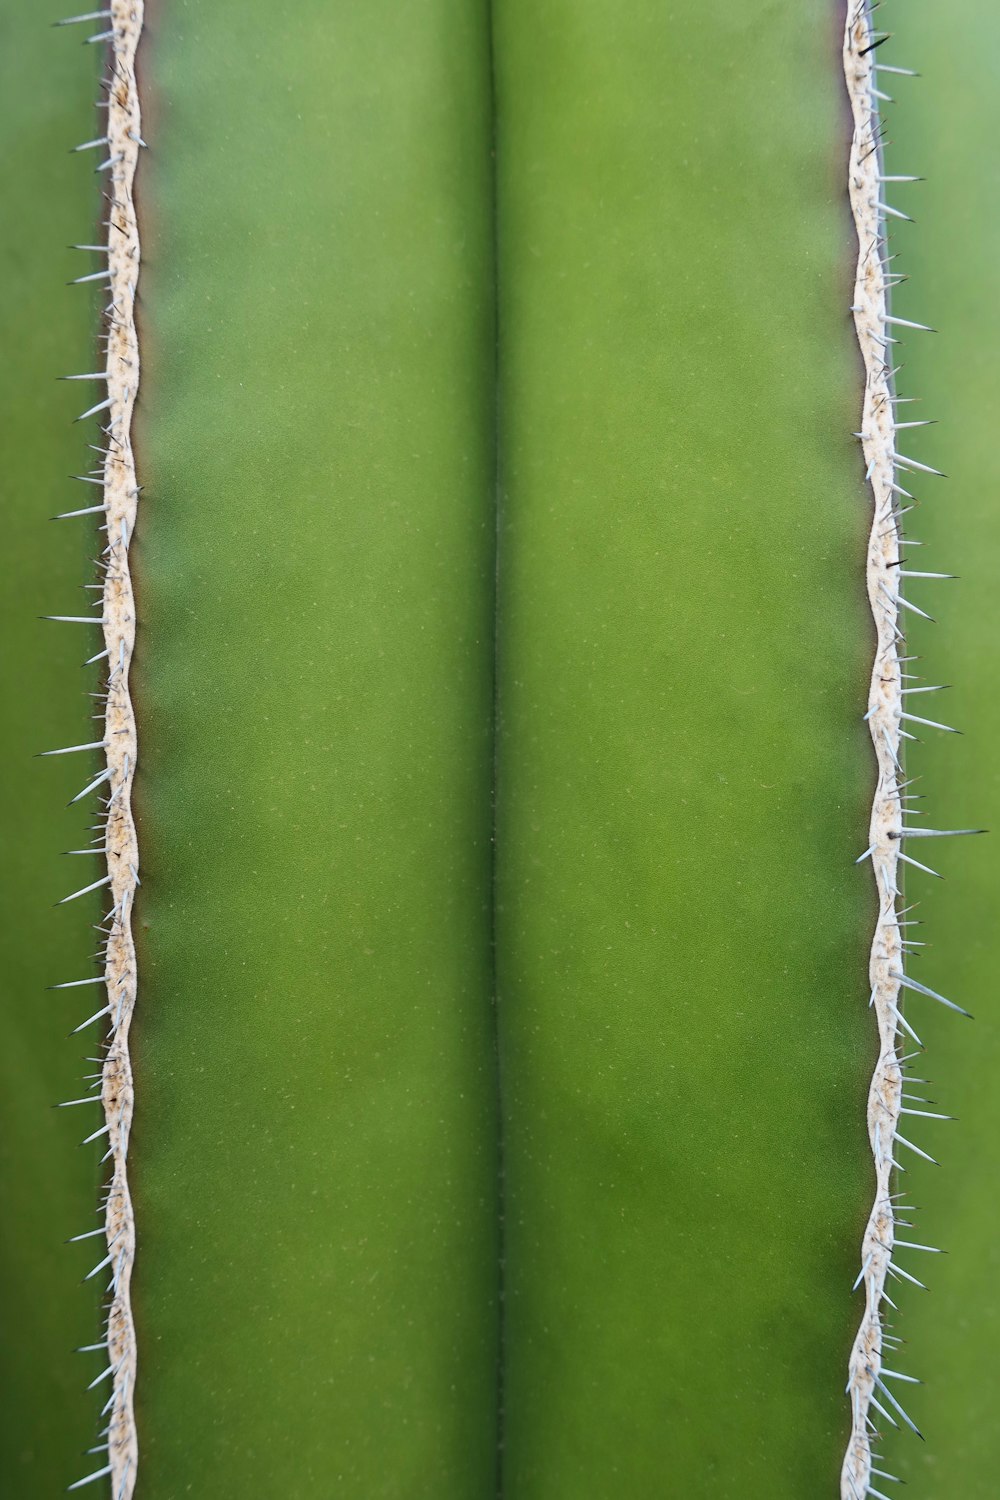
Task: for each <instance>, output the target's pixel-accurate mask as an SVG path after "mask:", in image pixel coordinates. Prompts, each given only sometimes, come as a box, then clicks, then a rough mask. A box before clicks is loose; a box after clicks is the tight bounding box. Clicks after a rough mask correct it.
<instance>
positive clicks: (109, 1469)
mask: <svg viewBox="0 0 1000 1500" xmlns="http://www.w3.org/2000/svg"><path fill="white" fill-rule="evenodd" d="M142 19H143V5H142V0H112V3H111V5H110V7H109V8H108V9H106V10H101V11H92V12H88V13H87V14H85V15H79V16H72V17H69V18H67V19H66V20H65V21H62V22H58V23H57V25H64V26H65V25H72V24H74V23H76V22H92V21H96V22H102V23H103V22H107V23H108V25H107V26H105V27H103V29H101V30H100V31H98V32H96V33H94V34H93V35H91V36H88V37H87V38H86V41H87V42H88V43H90V42H97V43H101V42H108V43H109V44H110V46H109V53H110V76H109V77H108V78H107V79H105V80H104V88H105V91H106V94H107V132H106V134H105V135H103V136H100V137H98V138H97V139H96V140H92V141H85V142H83V143H82V144H81V145H79V146H77V147H75V148H74V149H75V150H77V151H87V150H97V151H98V152H99V153H100V154H101V160H100V162H99V163H98V166H97V168H96V170H97V171H98V172H103V173H107V174H108V184H109V185H108V188H107V190H106V192H105V195H104V200H105V203H106V205H107V219H106V221H105V222H106V225H107V230H108V239H107V244H106V245H102V246H99V247H98V246H81V247H80V248H84V249H93V250H96V251H98V253H100V254H104V255H107V259H108V264H107V268H106V269H102V270H100V271H97V272H94V273H92V274H91V275H86V276H80V277H77V278H76V280H77V283H79V284H88V283H92V282H98V281H99V282H101V283H107V289H108V301H107V304H106V306H105V308H104V323H105V331H104V340H105V343H106V346H107V363H106V367H105V369H104V370H102V371H99V372H92V373H88V374H85V375H70V376H67V377H65V378H66V379H70V380H92V381H95V382H100V383H101V384H103V385H104V386H105V389H106V391H107V394H106V396H105V397H104V398H103V399H101V400H100V401H98V402H97V403H96V404H94V405H92V406H90V407H89V408H88V409H87V410H86V411H85V412H83V413H81V416H80V418H78V420H83V419H84V418H88V417H92V416H98V415H100V418H101V422H102V432H103V434H104V436H105V438H106V444H105V446H103V447H101V448H100V449H99V450H98V451H99V453H100V456H101V460H102V462H101V467H100V470H99V472H98V474H97V476H96V477H94V476H91V475H79V476H77V477H78V478H80V479H81V480H82V481H83V482H84V483H87V484H98V485H100V487H101V489H102V501H101V504H100V505H98V506H88V507H85V508H84V509H82V510H79V511H70V512H65V513H64V515H63V516H62V517H60V518H59V519H66V518H68V517H70V516H76V515H91V514H95V513H97V512H102V513H103V515H104V524H103V526H102V528H101V530H102V532H103V533H106V537H107V544H106V546H105V548H104V551H103V554H102V558H101V566H102V570H103V585H102V607H101V614H100V615H99V616H95V615H90V616H84V615H81V616H59V617H53V618H61V619H63V620H72V621H73V622H74V623H75V622H80V623H86V624H99V625H100V626H101V628H102V631H103V634H104V650H103V651H100V652H98V653H97V654H96V655H95V656H93V657H91V658H90V660H91V661H92V662H96V661H100V660H103V659H106V660H107V662H108V678H107V686H106V693H105V694H104V695H102V696H103V697H104V699H105V711H104V737H103V739H102V740H100V741H99V742H97V743H96V744H94V745H74V746H69V747H67V748H66V749H65V750H57V751H47V752H44V753H46V754H66V753H69V751H71V750H90V749H96V748H101V749H103V750H104V752H105V755H106V761H107V763H106V765H105V767H104V769H103V770H101V771H100V773H99V774H98V775H97V776H95V777H94V778H93V780H92V781H90V782H89V783H88V785H87V786H85V787H84V788H83V790H82V791H81V792H80V793H78V795H77V796H76V797H74V799H73V801H74V802H76V801H79V800H81V798H83V797H86V796H88V795H89V794H90V793H91V792H99V793H100V794H101V796H102V800H103V810H104V812H103V818H102V821H101V824H100V825H99V832H98V840H96V841H95V842H99V841H102V842H103V845H104V850H105V853H106V856H107V866H108V868H107V874H106V875H104V876H102V877H101V878H100V879H99V880H96V881H94V882H92V883H91V884H90V885H86V886H84V887H82V889H81V890H79V891H74V892H73V893H72V894H71V895H69V896H66V897H64V901H72V900H74V899H75V898H76V897H77V896H81V895H84V894H85V893H86V892H88V891H92V890H96V889H99V888H102V887H104V886H108V887H109V888H110V910H109V912H108V914H107V920H106V924H105V925H104V927H103V928H102V932H103V933H104V935H105V938H106V943H105V948H104V964H105V969H104V975H103V978H102V977H101V976H97V977H96V978H94V979H81V980H71V981H69V982H68V983H66V984H64V985H59V986H54V987H55V988H60V989H71V988H77V987H79V986H83V985H89V984H98V983H103V984H104V986H105V988H106V996H105V999H104V1003H103V1005H102V1006H101V1008H100V1009H99V1010H97V1011H95V1013H94V1014H93V1015H92V1016H89V1017H88V1018H87V1020H86V1021H84V1022H82V1023H81V1025H80V1026H78V1027H77V1028H76V1030H77V1031H83V1030H84V1029H85V1028H86V1027H88V1026H91V1025H93V1024H94V1023H95V1022H99V1021H102V1020H103V1019H104V1018H105V1017H107V1018H108V1022H109V1031H108V1035H107V1037H106V1039H105V1041H104V1043H103V1046H104V1049H105V1050H104V1054H103V1057H102V1058H101V1059H100V1062H101V1072H100V1075H99V1078H98V1080H97V1081H98V1082H99V1083H100V1098H101V1101H102V1103H103V1106H104V1115H105V1123H104V1125H103V1126H102V1127H101V1128H100V1129H99V1130H97V1131H95V1132H94V1134H93V1135H92V1136H89V1137H88V1140H95V1139H98V1138H100V1137H101V1136H103V1135H107V1137H108V1143H109V1144H108V1151H107V1153H106V1156H105V1158H104V1159H105V1161H110V1162H111V1177H110V1182H109V1184H108V1187H107V1191H106V1195H105V1198H104V1203H103V1208H104V1216H105V1218H104V1227H103V1230H98V1231H91V1232H90V1233H95V1234H102V1233H103V1235H104V1237H105V1240H106V1247H107V1248H106V1251H105V1253H104V1255H103V1256H102V1258H101V1259H100V1260H99V1261H98V1263H97V1265H95V1266H94V1267H93V1269H92V1270H91V1271H90V1272H89V1273H88V1275H87V1278H86V1279H87V1280H89V1279H90V1278H91V1277H94V1276H97V1275H99V1274H100V1272H101V1271H103V1270H105V1269H108V1268H110V1273H111V1280H110V1284H109V1287H108V1293H109V1296H110V1305H109V1308H108V1315H107V1330H106V1337H105V1341H104V1343H105V1344H106V1348H107V1354H108V1366H107V1369H106V1370H104V1371H102V1373H101V1374H100V1375H99V1376H98V1377H97V1380H95V1381H94V1382H93V1384H95V1385H96V1384H97V1383H98V1382H99V1381H101V1380H104V1379H106V1378H107V1377H109V1376H110V1377H111V1384H112V1389H111V1394H110V1396H109V1398H108V1401H107V1403H106V1405H105V1407H104V1411H103V1415H105V1416H107V1417H108V1426H107V1428H106V1431H105V1433H104V1434H102V1437H104V1436H106V1439H107V1442H106V1451H107V1459H108V1461H107V1463H106V1464H105V1465H103V1466H102V1467H100V1468H98V1469H96V1470H94V1471H93V1472H92V1473H90V1474H87V1475H85V1476H84V1477H83V1478H82V1479H79V1480H77V1481H76V1483H75V1484H73V1485H71V1486H70V1488H71V1489H74V1490H75V1489H81V1488H83V1487H84V1486H87V1485H90V1484H91V1483H96V1482H98V1481H100V1480H103V1479H105V1478H108V1479H109V1480H110V1486H111V1494H112V1495H113V1497H114V1500H129V1497H130V1496H131V1495H132V1492H133V1490H134V1487H135V1480H136V1471H137V1464H138V1443H137V1439H136V1430H135V1417H134V1411H133V1394H134V1389H135V1373H136V1344H135V1328H134V1324H133V1319H132V1309H131V1303H130V1283H131V1276H132V1265H133V1261H134V1257H135V1224H134V1219H133V1213H132V1201H131V1197H130V1195H129V1186H128V1178H127V1172H126V1161H127V1156H128V1141H129V1131H130V1128H131V1124H132V1110H133V1089H132V1069H131V1064H130V1060H129V1042H128V1036H129V1025H130V1022H131V1019H132V1012H133V1009H134V1007H135V1000H136V964H135V949H134V945H133V941H132V930H131V915H132V903H133V898H134V895H135V889H136V887H137V885H138V884H139V853H138V844H137V839H136V829H135V823H134V820H133V817H132V809H131V789H132V778H133V776H134V774H135V766H136V759H137V754H138V750H137V742H136V726H135V715H134V712H133V708H132V702H131V698H130V696H129V682H128V674H129V664H130V662H131V657H132V648H133V645H134V642H135V609H134V605H133V597H132V583H131V578H130V574H129V559H128V549H129V541H130V539H131V536H132V531H133V527H134V524H135V516H136V506H137V502H138V496H139V485H138V484H137V481H136V471H135V459H134V456H133V452H132V443H131V424H132V411H133V407H134V404H135V399H136V393H137V391H138V385H139V352H138V343H137V337H136V326H135V316H134V306H135V295H136V284H137V279H138V270H139V236H138V227H137V222H136V214H135V208H134V204H133V198H132V185H133V180H134V176H135V168H136V162H137V160H138V155H139V150H140V148H141V147H142V145H143V144H144V143H143V141H142V136H141V133H140V115H139V99H138V91H137V87H136V77H135V53H136V47H137V45H138V41H139V35H140V32H141V30H142ZM74 852H80V853H90V852H94V851H87V850H81V851H74ZM60 904H62V903H60ZM80 1102H87V1101H79V1100H69V1101H67V1104H73V1103H80ZM85 1237H86V1236H84V1235H80V1236H77V1238H80V1239H82V1238H85ZM99 1347H104V1345H102V1346H99ZM104 1448H105V1445H104V1444H103V1443H102V1444H101V1445H100V1446H99V1447H97V1448H95V1449H93V1450H92V1451H94V1452H102V1451H104Z"/></svg>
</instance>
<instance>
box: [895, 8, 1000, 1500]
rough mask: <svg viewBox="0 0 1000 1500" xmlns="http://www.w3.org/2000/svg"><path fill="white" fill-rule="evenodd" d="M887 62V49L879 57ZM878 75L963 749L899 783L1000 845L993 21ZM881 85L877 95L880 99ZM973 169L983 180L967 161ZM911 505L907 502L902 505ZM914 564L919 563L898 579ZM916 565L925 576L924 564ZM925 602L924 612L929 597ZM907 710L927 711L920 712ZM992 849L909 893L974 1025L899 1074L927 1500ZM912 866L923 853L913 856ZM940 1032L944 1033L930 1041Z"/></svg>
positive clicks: (947, 1487)
mask: <svg viewBox="0 0 1000 1500" xmlns="http://www.w3.org/2000/svg"><path fill="white" fill-rule="evenodd" d="M886 50H887V52H889V49H888V48H887V49H886ZM888 60H889V61H890V62H891V63H893V64H897V65H902V66H906V67H910V68H914V69H916V70H917V71H918V72H919V74H920V77H919V78H917V79H914V80H912V81H911V80H909V79H901V80H899V87H898V88H897V89H893V92H894V93H895V94H896V95H897V102H896V104H895V106H894V109H893V112H892V115H891V129H890V137H891V142H892V144H891V145H890V147H889V148H888V151H887V164H888V170H889V171H890V172H893V173H904V172H913V173H919V174H921V175H922V176H923V177H924V178H925V179H926V180H925V181H923V182H921V183H919V184H918V185H917V186H915V187H913V188H911V189H909V190H908V192H907V197H906V200H905V202H903V207H905V208H906V209H907V210H908V212H910V213H911V214H912V215H913V216H914V219H915V221H916V222H915V223H914V224H902V225H901V226H900V227H899V229H898V231H897V232H896V234H895V235H894V236H893V246H892V248H893V249H894V250H898V252H899V262H900V264H902V265H903V266H904V267H905V269H906V270H907V271H909V272H911V276H910V280H909V281H907V282H906V283H904V284H903V285H901V286H900V287H899V289H898V291H897V292H896V294H895V306H894V310H895V311H897V312H898V313H899V314H900V315H901V316H903V317H905V318H909V319H911V320H913V321H921V322H925V323H930V324H933V325H934V327H935V329H936V330H937V331H936V332H935V333H933V334H931V335H927V334H917V333H909V334H908V333H907V332H906V330H902V333H901V337H902V347H901V349H900V351H899V354H898V359H899V361H901V362H902V363H903V366H904V368H903V370H902V372H901V374H900V388H901V389H905V391H906V394H907V395H909V396H913V397H916V398H917V399H918V401H919V403H920V404H919V406H913V407H911V408H910V410H911V411H912V412H919V414H920V415H921V416H926V417H930V418H935V419H938V422H939V425H936V426H934V427H931V428H928V429H926V430H923V431H920V430H918V431H915V432H914V433H913V434H911V435H909V436H910V443H909V445H908V449H907V451H909V452H912V453H913V455H914V456H915V457H916V458H917V459H919V460H921V461H923V462H924V463H928V464H933V465H935V466H937V467H939V468H941V469H943V470H944V471H945V472H946V473H947V475H948V478H947V480H946V481H942V480H939V479H930V480H929V481H928V482H927V483H926V484H924V485H922V486H920V487H919V496H920V499H921V504H920V507H919V509H918V510H917V511H916V512H915V514H914V516H913V525H912V531H913V534H914V536H915V538H917V539H919V540H920V541H921V542H923V544H924V545H923V546H922V547H921V548H920V551H919V553H911V557H912V558H913V559H914V566H916V567H924V566H929V567H936V568H941V569H942V570H945V571H948V572H950V573H955V574H957V575H958V578H959V581H958V582H955V583H945V584H935V585H930V586H929V587H928V588H925V590H924V591H923V592H924V595H925V597H924V598H922V599H921V601H920V602H921V603H923V604H924V605H925V607H926V608H927V610H928V611H929V612H930V613H931V614H932V615H934V616H935V619H936V623H934V624H930V623H929V622H927V621H924V620H919V619H918V620H917V621H916V622H915V625H914V628H913V630H912V633H911V649H912V650H913V651H914V653H916V654H918V655H919V656H920V657H921V658H922V659H921V661H920V663H919V664H918V665H917V666H916V667H915V669H914V670H916V671H918V672H919V673H920V674H921V677H922V678H923V680H924V681H926V682H927V683H944V684H948V685H949V691H948V692H946V693H942V694H935V695H934V698H933V700H932V701H933V703H934V710H933V711H931V710H928V714H929V717H931V718H934V719H942V720H944V721H945V722H947V723H948V724H950V725H955V726H957V727H958V728H959V729H960V730H962V733H963V737H962V738H961V739H960V740H956V739H955V738H954V737H953V736H950V735H941V734H935V733H934V732H933V731H925V732H923V733H922V736H921V743H920V744H918V745H913V746H911V747H910V750H909V757H908V769H909V770H910V772H911V774H913V775H915V776H919V777H920V781H919V783H918V785H917V786H916V787H915V790H917V791H920V792H922V793H924V794H925V795H926V800H925V801H924V802H922V803H921V804H919V805H920V806H921V807H924V808H926V810H927V822H928V823H931V824H933V825H934V826H941V827H948V826H951V825H952V824H953V823H954V824H955V825H956V826H961V825H963V824H969V825H971V824H977V823H978V824H984V825H987V826H988V827H989V828H990V829H991V830H996V829H998V828H1000V770H998V764H997V760H996V756H995V753H994V746H995V745H996V743H997V737H998V734H1000V699H998V695H997V683H998V681H1000V639H998V635H997V631H996V628H995V625H994V615H995V604H996V581H995V575H996V559H997V557H998V556H1000V513H998V509H997V501H996V495H997V490H998V486H1000V457H998V454H997V449H996V440H995V431H994V428H995V422H994V415H993V414H994V412H995V409H996V399H997V398H996V393H997V389H998V386H1000V356H998V349H1000V303H998V298H997V266H998V263H1000V196H998V193H997V166H996V162H995V157H996V146H995V143H996V140H997V138H998V133H1000V101H998V96H997V89H996V79H997V76H998V67H1000V27H998V22H997V17H996V14H995V13H994V12H993V10H992V9H989V8H987V7H986V6H984V5H982V4H977V3H976V0H960V3H959V4H957V5H956V6H954V7H952V8H950V9H949V10H948V11H947V12H945V11H943V10H942V9H941V8H940V7H937V6H934V5H931V4H928V3H927V0H914V3H913V4H912V5H909V4H908V5H907V7H906V12H905V26H904V25H901V26H900V31H899V35H898V36H896V37H894V39H893V42H892V47H891V53H890V55H889V57H888ZM894 82H895V80H894ZM983 151H985V152H986V153H987V160H986V161H984V159H983V156H982V154H981V153H982V152H983ZM914 488H917V487H916V486H915V487H914ZM917 559H919V560H917ZM929 559H933V561H932V562H931V561H929ZM931 590H933V592H931ZM924 701H925V702H927V701H929V700H926V699H925V700H924ZM995 840H996V834H995V832H994V833H993V836H992V837H991V838H983V839H974V840H964V839H963V840H962V841H961V844H960V845H958V844H957V843H956V842H955V841H953V840H941V841H940V842H936V843H935V844H934V845H933V849H934V857H933V858H931V857H928V861H927V862H928V863H929V864H931V865H932V866H933V867H934V868H935V869H936V870H938V871H939V872H940V873H941V874H942V875H943V876H944V881H943V883H939V882H937V881H932V880H929V879H928V878H927V877H926V876H921V875H919V874H915V875H914V878H913V879H912V881H910V882H909V886H908V890H907V900H908V901H919V902H920V903H921V904H920V906H919V908H918V909H917V910H916V911H915V912H914V914H913V915H914V916H915V917H920V918H923V924H924V925H923V928H922V929H921V930H920V934H919V935H920V937H922V938H927V939H928V941H929V945H930V946H929V947H928V948H927V950H926V958H924V959H922V960H921V962H920V964H919V967H918V968H917V969H916V972H917V974H918V976H919V978H920V979H921V980H922V981H923V982H924V983H925V984H928V985H930V986H933V987H934V988H935V989H939V990H943V991H944V992H945V994H947V995H953V996H954V997H955V999H956V1000H958V1001H960V1002H961V1003H962V1004H963V1005H967V1006H968V1007H969V1008H970V1009H971V1010H972V1011H974V1012H975V1024H974V1025H971V1026H970V1025H966V1024H964V1023H963V1024H958V1025H956V1024H955V1018H954V1017H952V1016H948V1015H945V1014H943V1013H937V1014H932V1015H929V1016H926V1017H925V1016H923V1015H921V1023H922V1024H921V1026H920V1035H921V1038H922V1040H923V1041H924V1042H925V1043H926V1047H927V1055H926V1058H921V1059H920V1066H919V1067H916V1068H915V1071H917V1072H918V1073H921V1074H924V1075H925V1076H926V1077H927V1078H928V1079H929V1080H930V1086H929V1087H926V1088H921V1089H918V1090H916V1092H917V1093H919V1094H921V1095H924V1096H927V1097H929V1098H930V1099H932V1100H933V1103H931V1104H930V1105H921V1106H920V1107H922V1108H930V1109H932V1110H937V1111H941V1112H943V1113H946V1114H949V1115H952V1114H953V1115H956V1116H958V1121H957V1123H956V1124H938V1125H932V1126H931V1127H930V1128H929V1129H928V1130H927V1131H926V1133H925V1135H924V1136H923V1137H922V1139H923V1143H924V1144H925V1146H926V1147H927V1149H928V1151H930V1152H931V1153H932V1154H933V1156H934V1157H935V1159H936V1160H937V1161H938V1162H939V1163H940V1165H939V1166H931V1165H930V1164H928V1163H926V1162H922V1161H917V1162H916V1163H914V1164H913V1165H912V1166H911V1167H910V1171H909V1173H908V1175H907V1177H906V1178H905V1179H903V1180H902V1181H904V1182H905V1186H906V1190H907V1196H908V1199H909V1201H910V1202H912V1203H914V1204H916V1205H918V1206H919V1208H920V1212H919V1214H918V1215H917V1216H916V1221H915V1226H914V1230H915V1232H914V1233H913V1234H912V1235H911V1236H910V1238H913V1239H916V1240H920V1241H923V1242H925V1243H928V1244H930V1245H932V1246H934V1247H935V1248H937V1247H940V1248H942V1249H944V1250H946V1251H947V1254H946V1255H934V1256H931V1255H923V1256H920V1257H919V1260H920V1261H921V1264H920V1265H919V1266H916V1267H913V1269H914V1270H915V1271H916V1272H917V1274H919V1276H920V1279H921V1280H922V1281H924V1282H925V1283H926V1285H927V1286H928V1288H929V1294H928V1292H923V1291H921V1290H919V1289H918V1288H914V1287H912V1286H901V1287H900V1288H899V1295H898V1297H897V1299H896V1300H897V1301H898V1303H899V1308H900V1314H899V1319H898V1331H899V1332H900V1333H901V1334H902V1335H903V1336H904V1337H905V1338H906V1340H907V1351H906V1357H907V1364H906V1365H905V1367H904V1368H906V1369H907V1370H911V1369H912V1373H913V1374H915V1375H917V1376H919V1377H920V1378H921V1379H922V1380H923V1382H924V1383H923V1385H922V1386H921V1387H919V1388H914V1389H913V1391H912V1396H911V1399H910V1401H909V1402H908V1404H907V1409H908V1410H911V1408H912V1410H911V1415H912V1416H913V1417H914V1419H915V1420H916V1422H917V1423H918V1425H919V1426H920V1429H921V1431H922V1432H923V1434H924V1436H925V1438H926V1441H925V1442H924V1443H922V1444H921V1443H913V1442H911V1441H908V1439H909V1434H907V1433H905V1432H891V1431H890V1432H889V1434H888V1439H887V1443H886V1448H885V1454H886V1459H887V1464H886V1466H887V1467H888V1468H890V1469H892V1470H893V1472H895V1473H897V1474H900V1475H902V1476H903V1477H904V1478H906V1479H907V1480H908V1482H909V1492H910V1493H911V1494H914V1495H919V1496H921V1497H927V1500H949V1497H951V1496H952V1495H955V1496H959V1495H960V1496H962V1497H963V1500H991V1497H992V1496H993V1495H994V1494H995V1492H996V1485H997V1473H998V1472H1000V1435H998V1432H997V1423H996V1418H995V1409H996V1400H997V1374H996V1348H997V1344H998V1340H1000V1297H998V1294H997V1285H998V1277H1000V1249H998V1246H997V1232H996V1225H997V1211H996V1203H995V1192H994V1187H993V1184H995V1183H996V1181H997V1176H998V1171H1000V1095H998V1091H997V1088H996V1084H995V1079H996V1075H997V1071H998V1069H1000V1041H998V1034H997V1029H996V1021H995V1017H994V1015H993V1002H994V995H995V990H996V984H995V972H996V967H997V961H996V916H995V913H996V909H997V902H998V898H1000V884H998V876H997V855H996V849H995ZM924 847H925V848H927V847H929V846H927V845H925V846H924ZM949 1023H951V1024H949ZM911 1259H913V1258H912V1257H911Z"/></svg>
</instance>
